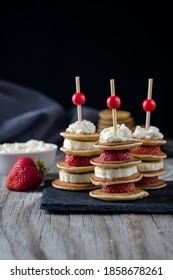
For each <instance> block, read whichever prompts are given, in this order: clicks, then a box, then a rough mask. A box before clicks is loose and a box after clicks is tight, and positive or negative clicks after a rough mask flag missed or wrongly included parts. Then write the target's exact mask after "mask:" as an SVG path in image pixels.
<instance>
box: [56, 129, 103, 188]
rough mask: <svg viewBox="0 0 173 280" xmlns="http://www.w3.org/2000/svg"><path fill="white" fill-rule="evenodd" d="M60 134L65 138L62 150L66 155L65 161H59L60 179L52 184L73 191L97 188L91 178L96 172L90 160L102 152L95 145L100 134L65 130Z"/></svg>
mask: <svg viewBox="0 0 173 280" xmlns="http://www.w3.org/2000/svg"><path fill="white" fill-rule="evenodd" d="M60 135H61V136H63V137H64V138H65V139H64V142H63V147H61V148H60V150H61V151H63V152H64V153H65V154H66V156H65V160H64V161H62V162H58V163H57V166H58V168H60V171H59V179H56V180H54V181H53V182H52V185H53V186H54V187H56V188H58V189H63V190H73V191H80V190H88V189H89V190H90V189H95V188H96V186H95V185H93V184H92V183H91V180H90V177H91V176H92V175H93V173H94V167H93V166H92V164H91V163H90V160H91V159H92V158H93V157H95V156H96V155H99V153H100V150H98V149H96V148H95V147H94V144H95V143H96V141H98V138H99V134H97V133H94V134H83V133H70V132H67V131H64V132H61V133H60Z"/></svg>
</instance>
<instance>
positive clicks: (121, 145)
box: [94, 139, 142, 150]
mask: <svg viewBox="0 0 173 280" xmlns="http://www.w3.org/2000/svg"><path fill="white" fill-rule="evenodd" d="M141 144H142V142H141V141H139V140H135V139H134V140H129V141H124V142H121V141H119V142H105V143H104V142H97V143H96V144H94V147H98V148H100V149H102V150H126V149H131V148H134V147H137V146H140V145H141Z"/></svg>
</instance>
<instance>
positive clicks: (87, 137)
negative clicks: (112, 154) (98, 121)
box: [60, 131, 99, 142]
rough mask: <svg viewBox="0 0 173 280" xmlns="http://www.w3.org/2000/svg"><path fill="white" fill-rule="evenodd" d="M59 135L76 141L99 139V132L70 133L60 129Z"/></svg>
mask: <svg viewBox="0 0 173 280" xmlns="http://www.w3.org/2000/svg"><path fill="white" fill-rule="evenodd" d="M60 135H61V136H63V137H64V138H67V139H70V140H77V141H88V142H89V141H92V142H93V141H97V140H98V139H99V133H93V134H84V133H70V132H67V131H62V132H61V133H60Z"/></svg>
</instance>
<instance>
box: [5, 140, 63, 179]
mask: <svg viewBox="0 0 173 280" xmlns="http://www.w3.org/2000/svg"><path fill="white" fill-rule="evenodd" d="M45 144H49V150H44V151H43V150H42V151H32V152H3V153H2V152H0V175H4V176H5V175H8V173H9V171H10V170H11V168H12V167H13V165H14V164H15V163H16V161H17V160H18V159H20V158H22V157H30V158H32V159H33V160H34V161H35V160H37V159H39V160H40V161H44V166H45V168H46V172H47V171H48V170H49V169H50V168H51V166H53V164H54V163H55V158H56V153H57V149H58V146H57V145H55V144H50V143H45Z"/></svg>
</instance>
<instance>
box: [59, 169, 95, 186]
mask: <svg viewBox="0 0 173 280" xmlns="http://www.w3.org/2000/svg"><path fill="white" fill-rule="evenodd" d="M92 175H94V174H93V172H91V173H82V174H72V173H67V172H65V171H64V170H60V171H59V179H60V180H61V181H63V182H67V183H74V184H85V183H91V180H90V177H91V176H92Z"/></svg>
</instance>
